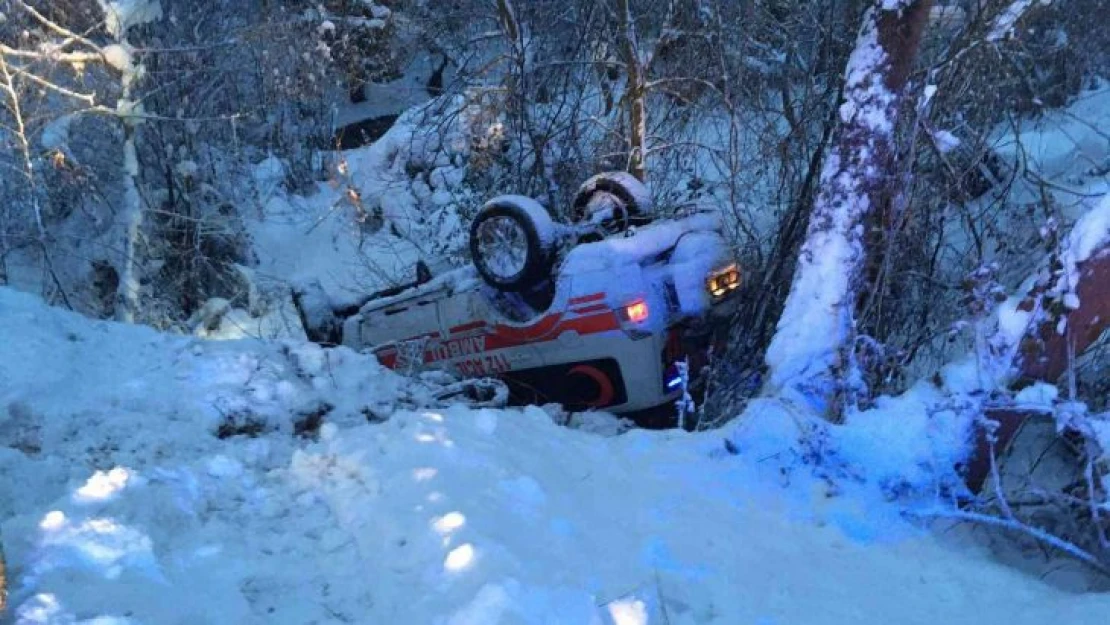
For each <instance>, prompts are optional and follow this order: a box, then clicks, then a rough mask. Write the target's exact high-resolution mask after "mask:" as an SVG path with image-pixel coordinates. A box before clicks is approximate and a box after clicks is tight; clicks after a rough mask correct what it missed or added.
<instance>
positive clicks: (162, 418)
mask: <svg viewBox="0 0 1110 625" xmlns="http://www.w3.org/2000/svg"><path fill="white" fill-rule="evenodd" d="M0 317H2V318H3V319H4V323H3V324H2V325H0V346H2V349H0V475H2V476H3V479H2V480H0V523H2V525H0V528H2V535H3V540H4V544H5V548H6V550H7V555H8V559H9V566H10V567H11V571H10V573H11V576H12V583H13V588H12V589H11V590H12V602H11V603H12V610H11V612H10V613H9V614H8V615H7V616H6V617H0V622H3V623H7V622H12V623H21V624H22V623H55V624H62V623H65V624H73V623H86V624H90V625H91V624H96V625H122V624H133V623H145V624H184V623H189V624H202V623H234V624H247V623H297V624H301V623H413V624H423V623H428V624H440V623H441V624H444V625H463V624H496V623H506V624H507V623H583V624H591V625H593V624H619V625H632V624H638V625H642V624H645V623H647V624H655V623H669V624H671V625H688V624H702V623H720V624H730V625H732V624H747V623H750V624H753V625H783V624H796V623H804V624H822V625H823V624H827V623H828V624H831V623H845V624H857V623H884V624H885V623H922V624H926V623H928V624H930V625H932V624H935V623H1006V624H1007V625H1010V624H1014V623H1045V622H1059V623H1068V624H1069V625H1080V624H1085V623H1091V624H1094V623H1103V622H1105V618H1106V615H1107V614H1110V597H1108V596H1105V595H1078V594H1068V593H1065V592H1063V591H1061V590H1058V589H1056V588H1054V587H1052V586H1050V585H1047V584H1046V583H1044V582H1043V581H1041V580H1038V579H1036V578H1034V577H1032V576H1026V575H1023V574H1021V573H1019V572H1017V571H1015V570H1013V569H1010V568H1006V567H1004V566H1002V565H1000V564H998V563H997V562H995V561H993V560H991V559H990V558H989V557H988V556H987V555H986V554H985V553H984V552H983V550H982V548H981V547H976V546H973V545H972V544H971V543H969V542H967V541H961V540H960V539H959V538H958V535H946V534H938V533H932V532H928V531H925V530H923V529H921V528H918V527H915V526H913V525H910V524H908V523H906V522H904V521H902V520H900V518H901V517H900V515H899V510H900V507H903V506H907V505H913V506H915V505H928V502H922V503H907V502H906V501H905V500H901V501H899V503H897V504H890V503H883V502H882V500H881V498H880V497H878V496H877V495H879V494H880V493H881V492H882V489H875V488H872V486H871V485H872V484H876V485H877V484H878V483H880V482H888V481H887V480H885V479H880V476H881V475H883V474H884V472H887V473H890V474H894V473H898V472H899V471H902V469H901V468H899V467H898V466H897V465H898V462H896V461H895V460H896V459H897V457H898V456H897V453H896V452H897V451H898V446H897V445H895V444H894V442H895V441H898V440H905V438H906V437H905V434H904V433H903V432H900V429H899V428H898V427H895V424H898V423H899V421H897V420H896V417H898V414H897V413H898V412H899V411H905V412H906V415H904V419H903V420H902V421H901V423H902V424H903V425H905V426H906V427H917V426H915V425H914V424H915V423H916V424H919V425H920V423H922V422H921V420H920V419H915V418H914V417H913V416H912V405H911V404H912V402H910V403H907V401H908V400H902V402H901V403H899V402H892V403H891V404H889V405H886V406H884V407H882V409H883V410H885V411H886V417H887V419H886V420H885V421H880V420H877V419H874V418H870V419H869V418H868V417H867V416H866V415H865V416H861V417H859V420H858V422H857V423H855V424H853V423H849V424H848V425H847V426H845V427H844V428H842V431H843V432H845V433H844V434H837V435H836V437H835V440H833V441H832V442H830V445H832V446H840V447H842V448H843V454H842V456H843V457H844V459H845V464H844V465H843V466H850V465H852V464H854V463H853V462H852V454H857V455H861V456H867V457H868V458H871V459H877V460H879V461H876V462H873V463H872V465H873V466H875V467H877V468H876V469H875V471H876V473H875V474H874V475H872V476H856V477H855V478H852V479H844V480H840V479H837V480H834V483H836V484H837V488H839V489H842V490H841V492H840V493H839V494H838V495H837V496H831V495H832V494H833V493H832V492H831V491H830V486H829V482H826V481H825V480H822V479H816V478H815V477H814V476H813V472H812V471H810V470H797V469H796V463H793V462H791V461H788V460H787V458H790V457H793V456H795V455H796V454H797V449H796V447H795V445H796V441H797V439H798V437H797V435H798V427H799V425H803V426H804V425H805V424H806V420H805V419H804V418H802V417H801V416H799V415H797V414H793V413H791V412H790V411H789V410H788V409H787V408H785V407H784V406H782V405H779V404H777V403H775V402H771V401H766V400H765V401H762V402H757V403H756V404H754V405H753V407H752V408H750V409H749V411H748V413H747V414H746V415H745V417H744V418H743V419H742V420H741V421H740V423H739V424H738V425H737V426H736V428H735V430H733V431H732V432H730V437H731V441H732V443H731V447H732V453H730V452H729V451H726V449H725V446H724V445H723V441H722V434H721V433H720V432H718V433H702V434H687V433H682V432H645V431H632V432H628V433H626V434H623V435H620V436H616V437H612V436H602V435H599V434H592V433H589V432H585V431H581V430H574V429H568V428H565V427H560V426H557V425H555V424H554V423H553V421H552V419H551V418H550V416H548V414H547V413H545V412H544V411H543V410H541V409H539V408H526V409H512V410H471V409H467V408H464V407H458V406H456V407H448V408H445V409H422V408H420V405H421V398H422V397H423V394H422V393H421V391H420V390H419V389H418V388H417V387H416V385H415V383H413V382H412V381H408V380H404V379H402V378H400V377H397V376H395V375H393V374H392V373H390V372H388V371H385V370H383V369H382V368H381V367H379V366H378V365H377V364H376V363H375V362H374V361H373V359H372V358H370V357H367V356H361V355H358V354H355V353H353V352H350V351H348V350H345V349H336V350H329V351H325V350H322V349H320V348H318V347H316V346H312V345H308V344H303V343H292V342H290V343H281V342H263V341H255V340H243V341H204V340H200V339H196V338H188V337H177V336H170V335H163V334H158V333H156V332H154V331H152V330H150V329H147V328H143V327H134V326H124V325H118V324H114V323H108V322H94V321H90V320H88V319H85V318H82V317H79V316H77V315H74V314H71V313H67V312H64V311H61V310H58V309H52V308H48V307H46V306H45V305H43V304H42V303H41V302H40V301H39V300H37V299H35V298H33V297H31V296H28V295H24V294H20V293H17V292H15V291H12V290H9V289H0ZM325 404H326V405H330V406H331V409H330V410H327V412H326V414H325V415H324V417H323V425H322V427H320V428H319V431H318V436H316V437H312V436H298V435H297V434H296V433H295V430H297V429H298V426H297V425H296V424H297V423H298V422H301V421H303V420H304V419H305V416H306V415H312V414H316V413H319V412H321V411H322V410H323V409H325ZM874 416H876V415H872V417H874ZM937 423H941V424H943V423H944V422H943V421H940V422H937ZM232 424H234V425H236V426H239V427H247V428H248V429H251V430H252V431H254V432H255V435H254V436H245V435H240V436H232V437H228V438H220V437H218V436H217V433H218V432H219V430H220V429H221V426H222V427H223V428H224V430H225V433H226V430H227V429H229V428H230V427H231V425H232ZM934 427H935V424H934ZM941 429H942V430H944V431H955V429H954V428H947V429H945V428H941ZM811 434H812V431H811ZM853 437H854V438H853ZM914 438H915V440H919V441H931V443H930V444H934V445H936V446H937V449H939V450H941V451H943V450H944V449H948V448H951V447H952V446H953V445H954V443H953V442H952V441H947V442H946V441H944V440H943V437H942V439H939V440H938V439H937V438H936V437H934V436H932V435H931V433H930V432H929V431H920V432H914ZM853 441H854V442H853ZM886 443H890V444H886ZM922 444H923V445H925V443H924V442H922ZM884 454H885V455H884ZM884 457H885V458H886V459H887V460H888V462H886V463H885V464H884V462H882V461H881V460H882V459H883V458H884ZM792 466H794V467H795V470H790V467H792ZM903 478H904V479H906V480H908V482H910V483H912V482H913V481H914V479H913V475H912V474H907V475H904V476H903ZM845 484H847V485H849V486H848V487H847V488H844V485H845ZM852 485H854V486H852ZM925 499H927V498H925ZM5 619H7V620H5Z"/></svg>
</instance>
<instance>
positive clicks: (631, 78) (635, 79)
mask: <svg viewBox="0 0 1110 625" xmlns="http://www.w3.org/2000/svg"><path fill="white" fill-rule="evenodd" d="M617 14H618V16H619V18H620V31H621V32H620V37H621V56H622V57H623V60H624V67H625V73H626V74H627V76H628V87H627V89H626V90H625V100H626V101H627V103H628V148H629V149H628V171H629V173H631V174H632V175H633V176H636V178H638V179H640V180H641V181H646V180H647V154H646V153H645V152H644V150H645V149H646V147H647V81H646V79H645V78H644V66H643V62H642V61H641V59H640V46H639V44H638V43H637V41H636V24H635V23H634V22H633V21H632V9H631V7H630V6H629V2H628V0H617Z"/></svg>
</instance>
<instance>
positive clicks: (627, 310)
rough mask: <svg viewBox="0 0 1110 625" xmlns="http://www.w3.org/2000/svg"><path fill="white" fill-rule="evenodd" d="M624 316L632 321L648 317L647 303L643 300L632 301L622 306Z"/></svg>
mask: <svg viewBox="0 0 1110 625" xmlns="http://www.w3.org/2000/svg"><path fill="white" fill-rule="evenodd" d="M624 316H625V317H626V318H627V319H628V320H629V321H631V322H632V323H640V322H641V321H643V320H645V319H647V318H648V305H647V302H645V301H644V300H640V301H637V302H633V303H631V304H629V305H627V306H625V307H624Z"/></svg>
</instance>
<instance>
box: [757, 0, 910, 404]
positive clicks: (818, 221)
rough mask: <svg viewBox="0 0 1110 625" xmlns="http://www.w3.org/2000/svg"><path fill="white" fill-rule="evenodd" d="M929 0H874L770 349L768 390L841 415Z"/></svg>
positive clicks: (851, 384) (849, 392)
mask: <svg viewBox="0 0 1110 625" xmlns="http://www.w3.org/2000/svg"><path fill="white" fill-rule="evenodd" d="M931 4H932V2H931V0H875V1H874V3H873V5H872V6H871V7H870V8H869V9H868V11H867V12H866V13H865V15H864V17H863V25H862V27H861V28H860V32H859V36H858V38H857V40H856V44H855V49H854V50H853V52H852V55H851V57H850V58H849V60H848V67H847V70H846V79H845V80H846V83H845V89H844V98H845V101H844V103H843V104H842V105H841V107H840V111H839V114H840V125H839V127H838V129H837V133H838V134H837V138H836V140H835V142H834V147H833V153H832V154H830V155H829V158H828V160H827V161H826V163H825V166H824V168H823V170H822V172H821V183H820V192H819V193H818V197H817V200H816V204H815V205H814V208H813V212H812V214H811V216H810V222H809V226H808V229H807V232H806V241H805V243H804V244H803V246H802V250H801V255H800V258H799V259H798V266H797V269H796V271H795V274H794V281H793V284H792V286H791V289H790V294H789V296H788V297H787V300H786V304H785V306H784V309H783V314H782V317H781V318H780V320H779V324H778V329H777V331H776V333H775V336H774V338H773V339H772V340H771V345H770V346H769V347H768V350H767V365H768V367H769V369H770V372H769V373H770V375H769V377H768V387H767V389H766V390H767V391H769V392H771V393H778V394H781V395H784V396H788V397H791V398H794V399H798V400H801V401H802V402H804V403H806V404H809V405H811V406H812V407H813V408H815V409H816V410H817V411H818V412H821V413H823V414H825V415H826V416H827V417H829V418H831V419H834V420H837V419H839V418H840V416H841V415H842V413H843V409H844V408H845V407H846V406H847V405H850V404H852V403H853V402H854V398H855V397H856V396H857V394H858V393H859V392H861V391H862V390H863V388H862V381H861V377H860V376H859V375H858V372H857V370H856V367H855V365H854V363H853V357H852V351H853V343H854V341H855V311H854V306H855V302H856V300H857V297H856V296H857V293H858V291H859V282H860V270H861V267H862V265H863V261H864V258H865V250H864V246H863V222H864V218H865V217H866V216H867V214H868V213H869V212H870V211H872V210H874V208H875V207H876V205H877V204H878V203H879V201H880V198H881V195H882V194H883V192H884V189H885V188H886V187H887V180H888V179H887V172H888V171H889V170H890V168H891V162H892V159H893V155H894V145H893V144H894V130H895V124H896V121H897V116H898V103H899V96H900V94H901V91H902V89H903V87H904V86H905V83H906V80H907V76H908V74H909V71H910V69H911V67H912V63H913V59H914V57H915V56H916V52H917V48H918V44H919V43H920V40H921V34H922V31H923V30H924V26H925V23H926V21H927V18H928V15H929V10H930V5H931Z"/></svg>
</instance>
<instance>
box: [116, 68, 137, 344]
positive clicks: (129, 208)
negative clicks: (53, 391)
mask: <svg viewBox="0 0 1110 625" xmlns="http://www.w3.org/2000/svg"><path fill="white" fill-rule="evenodd" d="M129 95H130V94H129V93H128V90H125V92H124V97H125V98H126V97H128V96H129ZM123 172H124V173H123V186H124V191H123V205H124V212H123V219H124V247H123V263H122V265H123V271H122V272H120V280H119V288H118V290H117V292H116V320H118V321H123V322H125V323H134V322H135V319H136V317H137V315H138V313H139V307H140V302H139V299H140V298H139V296H140V291H141V286H142V285H141V279H140V275H139V272H140V268H139V253H138V246H139V237H140V236H141V235H142V228H143V206H142V198H141V197H140V196H139V186H138V179H139V158H138V155H137V153H136V151H135V125H134V124H133V123H132V122H131V121H130V120H126V119H125V120H124V141H123Z"/></svg>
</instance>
